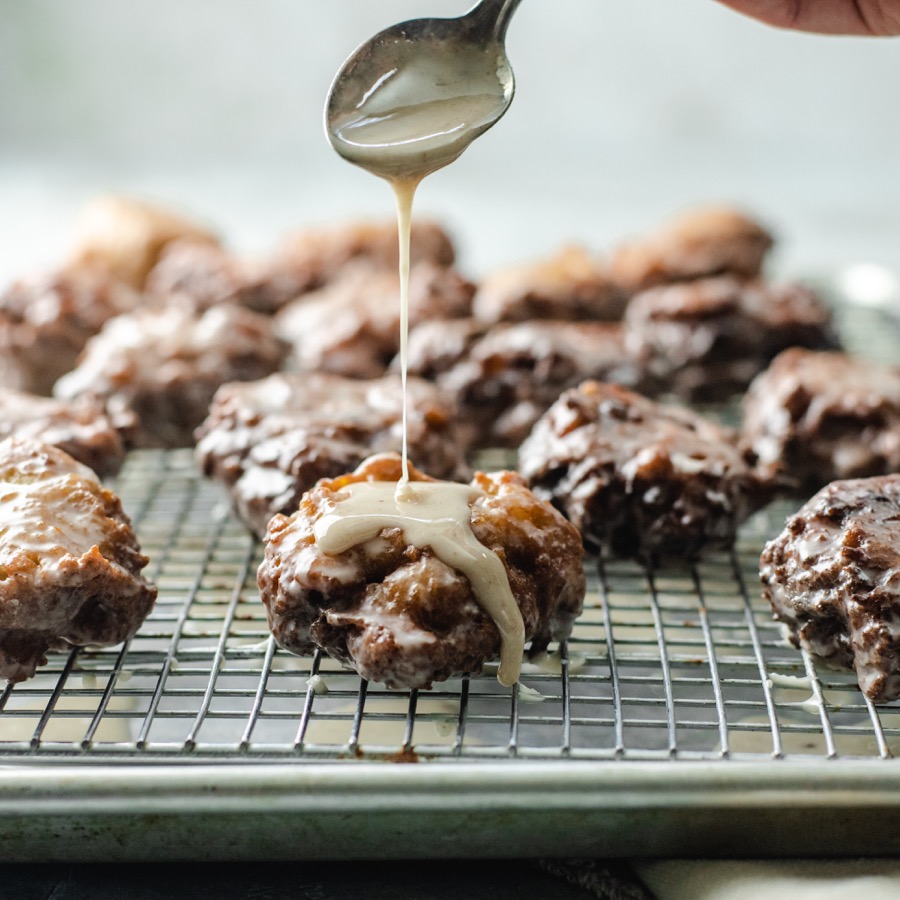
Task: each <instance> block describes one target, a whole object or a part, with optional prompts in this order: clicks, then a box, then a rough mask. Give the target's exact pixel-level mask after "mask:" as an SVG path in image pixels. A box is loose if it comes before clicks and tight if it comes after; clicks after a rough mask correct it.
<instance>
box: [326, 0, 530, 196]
mask: <svg viewBox="0 0 900 900" xmlns="http://www.w3.org/2000/svg"><path fill="white" fill-rule="evenodd" d="M520 3H521V0H481V2H479V3H478V4H477V5H476V6H474V7H473V8H472V9H471V10H469V12H467V13H466V14H465V15H464V16H460V17H458V18H454V19H413V20H411V21H408V22H401V23H400V24H399V25H394V26H393V27H392V28H388V29H386V30H384V31H382V32H380V33H379V34H377V35H375V37H373V38H372V39H371V40H369V41H366V42H365V43H364V44H362V45H361V46H360V47H359V48H358V49H357V50H356V51H355V52H354V53H353V55H352V56H351V57H350V58H349V59H348V60H347V61H346V62H345V63H344V65H343V67H342V68H341V70H340V71H339V72H338V74H337V77H336V78H335V80H334V82H333V84H332V86H331V90H330V91H329V94H328V100H327V102H326V106H325V131H326V134H327V136H328V139H329V141H330V142H331V144H332V146H333V147H334V149H335V150H336V151H337V152H338V153H339V154H340V155H341V156H343V157H345V158H346V159H348V160H349V161H350V162H353V163H355V164H356V165H359V166H362V167H363V168H365V169H368V170H369V171H371V172H373V173H374V174H376V175H380V176H382V177H385V178H389V179H391V180H397V179H407V178H408V179H413V180H418V179H420V178H422V177H423V176H424V175H427V174H428V173H429V172H433V171H434V170H435V169H439V168H441V167H442V166H445V165H447V164H448V163H450V162H452V161H453V160H454V159H456V158H457V157H458V156H459V155H460V154H461V153H462V152H463V150H465V149H466V147H468V146H469V144H470V143H471V142H472V141H473V140H475V138H477V137H478V136H479V135H481V134H483V133H484V132H485V131H487V129H488V128H490V127H491V126H492V125H493V124H494V123H495V122H496V121H497V120H498V119H500V117H501V116H502V115H503V114H504V113H505V112H506V110H507V109H508V107H509V104H510V103H511V101H512V98H513V94H514V92H515V81H514V78H513V72H512V68H511V67H510V64H509V60H508V59H507V57H506V50H505V48H504V44H503V42H504V39H505V37H506V30H507V28H508V26H509V22H510V19H511V18H512V15H513V13H514V12H515V11H516V9H517V8H518V6H519V4H520Z"/></svg>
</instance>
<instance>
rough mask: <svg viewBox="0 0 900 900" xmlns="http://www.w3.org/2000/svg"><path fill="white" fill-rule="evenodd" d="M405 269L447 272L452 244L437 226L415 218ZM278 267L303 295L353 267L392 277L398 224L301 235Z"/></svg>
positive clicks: (288, 243)
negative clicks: (427, 265)
mask: <svg viewBox="0 0 900 900" xmlns="http://www.w3.org/2000/svg"><path fill="white" fill-rule="evenodd" d="M409 253H410V263H411V264H412V265H416V264H417V263H431V264H432V265H436V266H451V265H453V262H454V261H455V259H456V250H455V248H454V246H453V241H452V240H451V239H450V236H449V235H448V234H447V232H446V231H445V230H444V229H443V228H442V227H441V226H440V225H438V224H437V223H435V222H429V221H427V220H425V219H421V218H419V217H416V220H415V221H414V222H413V223H412V230H411V233H410V250H409ZM279 255H280V259H281V261H282V263H283V264H284V265H285V266H286V267H287V268H288V269H289V270H290V271H291V272H292V273H293V275H294V277H295V278H297V279H298V280H299V281H300V282H301V283H302V284H303V285H304V286H305V289H306V290H311V289H313V288H317V287H321V286H322V285H323V284H326V283H327V282H329V281H331V280H332V279H333V278H335V277H336V276H337V275H339V274H340V273H341V270H342V269H343V268H344V267H345V266H346V265H347V264H348V263H353V262H365V263H368V264H370V265H374V266H377V267H379V268H384V269H390V270H391V271H394V272H395V271H397V268H398V266H399V264H400V251H399V239H398V235H397V220H396V219H385V220H378V221H365V220H362V221H349V222H339V223H335V224H332V225H317V226H311V227H308V228H303V229H300V230H299V231H296V232H295V233H294V234H292V235H290V236H288V237H287V238H286V239H285V241H284V243H283V245H282V247H281V249H280V253H279Z"/></svg>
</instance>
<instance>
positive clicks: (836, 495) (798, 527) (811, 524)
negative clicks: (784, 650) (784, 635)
mask: <svg viewBox="0 0 900 900" xmlns="http://www.w3.org/2000/svg"><path fill="white" fill-rule="evenodd" d="M760 578H761V580H762V583H763V593H764V595H765V597H766V599H767V600H768V601H769V603H771V605H772V609H773V610H774V612H775V617H776V618H777V619H779V620H780V621H782V622H784V623H785V624H786V625H787V626H788V628H789V629H790V635H791V640H792V641H793V642H794V644H795V645H796V646H798V647H803V648H804V649H806V650H808V651H809V652H810V653H811V654H812V655H813V656H814V657H816V658H817V659H819V660H821V661H822V662H824V663H826V664H827V665H830V666H833V667H835V668H838V667H840V668H850V669H854V670H855V671H856V677H857V679H858V681H859V686H860V689H861V690H862V691H863V692H864V693H865V694H866V696H867V697H868V698H869V699H870V700H872V701H873V702H875V703H888V702H889V701H891V700H896V699H898V698H900V624H898V623H900V475H884V476H879V477H875V478H861V479H856V480H850V481H835V482H832V483H831V484H829V485H828V486H827V487H824V488H822V490H821V491H819V493H818V494H816V495H815V496H814V497H813V498H812V499H811V500H809V502H808V503H806V504H805V505H804V506H803V507H802V508H801V509H800V510H799V511H798V512H797V513H796V515H794V516H791V518H789V519H788V521H787V523H786V525H785V529H784V531H783V532H782V533H781V534H780V535H779V536H778V537H777V538H775V539H774V540H773V541H771V542H770V543H768V544H767V545H766V548H765V549H764V550H763V553H762V557H761V559H760Z"/></svg>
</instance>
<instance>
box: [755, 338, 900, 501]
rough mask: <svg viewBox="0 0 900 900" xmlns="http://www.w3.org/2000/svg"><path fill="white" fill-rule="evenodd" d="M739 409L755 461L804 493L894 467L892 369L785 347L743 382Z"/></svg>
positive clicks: (897, 444)
mask: <svg viewBox="0 0 900 900" xmlns="http://www.w3.org/2000/svg"><path fill="white" fill-rule="evenodd" d="M743 413H744V436H745V439H746V440H747V442H748V443H749V446H750V447H751V448H752V450H753V451H754V452H755V453H756V455H757V456H758V457H759V459H760V460H761V461H762V462H765V463H769V464H780V465H781V466H782V467H783V469H784V471H785V473H786V474H787V475H788V476H790V477H792V478H794V479H795V480H796V481H797V483H798V485H799V486H800V487H801V488H803V489H805V490H807V491H810V490H815V489H816V488H819V487H821V486H822V485H824V484H827V483H828V482H829V481H835V480H837V479H839V478H863V477H867V476H871V475H887V474H890V473H892V472H900V367H897V366H885V365H878V364H876V363H872V362H869V361H868V360H865V359H861V358H858V357H852V356H847V355H846V354H844V353H837V352H818V353H817V352H813V351H811V350H801V349H798V348H794V349H790V350H785V351H784V352H783V353H781V354H779V356H777V357H776V358H775V359H774V360H773V362H772V364H771V365H770V366H769V368H768V369H766V371H765V372H763V373H762V374H760V375H759V376H757V378H756V379H755V380H754V381H753V383H752V384H751V385H750V389H749V391H748V392H747V394H746V396H745V397H744V401H743Z"/></svg>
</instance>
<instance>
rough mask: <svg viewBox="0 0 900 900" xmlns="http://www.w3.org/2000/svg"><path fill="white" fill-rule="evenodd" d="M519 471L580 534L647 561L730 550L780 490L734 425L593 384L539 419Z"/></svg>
mask: <svg viewBox="0 0 900 900" xmlns="http://www.w3.org/2000/svg"><path fill="white" fill-rule="evenodd" d="M519 470H520V471H521V473H522V474H523V475H524V476H525V479H526V481H527V482H528V484H529V486H530V487H531V488H532V490H533V491H534V492H535V494H537V495H538V496H539V497H541V498H543V499H545V500H550V501H551V502H553V504H554V505H556V506H557V507H558V508H559V509H561V510H562V511H563V512H564V513H565V515H566V517H567V518H568V519H569V520H570V521H571V522H573V523H574V524H575V525H576V526H577V527H578V529H579V530H580V531H581V532H582V534H583V535H584V538H585V540H586V541H588V542H589V543H592V544H599V545H600V546H601V547H603V548H604V549H605V550H606V551H607V552H609V553H611V554H612V555H614V556H626V557H630V556H634V557H640V558H644V559H649V560H655V559H657V558H660V557H669V558H679V557H682V558H696V557H698V556H700V555H701V554H702V553H703V552H704V551H705V550H707V549H720V548H727V547H730V546H731V545H732V544H733V543H734V539H735V534H736V531H737V528H738V526H739V525H740V524H741V522H743V521H744V520H745V519H746V518H747V517H748V516H749V515H750V514H751V513H753V512H754V511H756V510H757V509H759V508H760V507H762V506H763V505H765V504H766V503H767V502H768V501H769V499H771V496H772V494H773V492H774V490H775V488H776V484H775V483H774V481H773V478H772V476H771V473H770V472H769V471H768V470H765V471H763V470H760V469H757V468H755V467H754V465H753V464H752V461H751V460H750V459H749V458H748V457H747V456H746V455H745V454H744V453H742V452H741V450H740V449H739V448H738V447H737V437H736V435H735V434H733V433H732V432H731V431H730V430H728V429H725V428H723V427H722V426H720V425H717V424H715V423H713V422H710V421H707V420H706V419H703V418H701V417H700V416H698V415H696V414H695V413H692V412H690V411H689V410H686V409H681V408H677V407H673V406H664V405H662V404H659V403H655V402H654V401H652V400H648V399H647V398H646V397H642V396H640V395H639V394H636V393H634V392H632V391H628V390H626V389H624V388H621V387H618V386H616V385H610V384H602V383H599V382H596V381H588V382H585V383H584V384H582V385H580V386H579V387H578V388H575V389H572V390H569V391H567V392H566V393H564V394H563V395H562V397H560V398H559V400H558V401H557V402H556V403H554V404H553V406H551V407H550V409H549V410H548V411H547V412H546V413H545V414H544V416H543V417H542V418H541V419H539V420H538V423H537V424H536V425H535V427H534V430H533V431H532V433H531V435H530V437H529V438H528V440H527V441H526V442H525V443H524V444H523V445H522V447H521V449H520V452H519Z"/></svg>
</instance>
